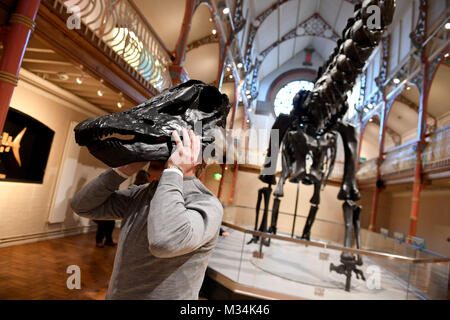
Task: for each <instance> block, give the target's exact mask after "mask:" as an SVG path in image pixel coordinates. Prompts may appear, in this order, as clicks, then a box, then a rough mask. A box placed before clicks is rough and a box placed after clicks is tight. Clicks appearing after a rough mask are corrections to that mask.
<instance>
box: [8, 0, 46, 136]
mask: <svg viewBox="0 0 450 320" xmlns="http://www.w3.org/2000/svg"><path fill="white" fill-rule="evenodd" d="M40 2H41V1H40V0H19V1H18V2H17V7H16V11H15V12H14V13H13V14H11V17H10V19H9V23H10V26H9V27H7V28H8V30H7V33H6V35H5V38H4V41H3V55H2V57H1V60H0V132H2V130H3V126H4V124H5V120H6V115H7V113H8V109H9V103H10V102H11V97H12V94H13V92H14V88H15V87H16V86H17V82H18V80H19V79H18V77H19V70H20V67H21V66H22V60H23V56H24V54H25V49H26V48H27V45H28V41H29V39H30V35H31V32H33V31H34V28H35V23H34V20H35V18H36V14H37V12H38V9H39V4H40Z"/></svg>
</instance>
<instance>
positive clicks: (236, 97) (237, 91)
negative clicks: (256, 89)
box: [228, 80, 247, 204]
mask: <svg viewBox="0 0 450 320" xmlns="http://www.w3.org/2000/svg"><path fill="white" fill-rule="evenodd" d="M243 85H244V80H241V81H239V83H237V82H236V88H235V92H234V107H233V114H232V116H231V119H232V120H231V126H230V129H233V127H234V122H235V118H236V112H237V109H238V106H239V96H240V95H241V90H242V86H243ZM246 121H247V117H246V113H245V111H244V118H243V119H242V125H241V130H244V128H245V123H246ZM236 154H238V153H236ZM237 160H238V159H235V162H234V171H233V181H232V182H231V191H230V197H229V198H228V204H232V203H233V198H234V192H235V190H236V183H237V177H238V172H239V163H238V161H237Z"/></svg>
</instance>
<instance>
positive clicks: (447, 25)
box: [445, 22, 450, 30]
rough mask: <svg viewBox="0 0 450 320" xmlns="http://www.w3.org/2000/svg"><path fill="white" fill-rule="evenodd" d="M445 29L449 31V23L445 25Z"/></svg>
mask: <svg viewBox="0 0 450 320" xmlns="http://www.w3.org/2000/svg"><path fill="white" fill-rule="evenodd" d="M445 29H447V30H449V29H450V22H447V23H446V24H445Z"/></svg>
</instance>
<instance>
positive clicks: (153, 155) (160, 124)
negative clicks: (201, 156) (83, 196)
mask: <svg viewBox="0 0 450 320" xmlns="http://www.w3.org/2000/svg"><path fill="white" fill-rule="evenodd" d="M229 110H230V105H229V101H228V97H227V96H226V95H225V94H221V93H220V92H219V90H218V89H217V88H216V87H214V86H210V85H207V84H204V83H203V82H201V81H198V80H189V81H187V82H185V83H182V84H180V85H177V86H175V87H172V88H170V89H167V90H165V91H163V92H162V93H161V94H159V95H157V96H155V97H153V98H151V99H150V100H148V101H146V102H144V103H142V104H140V105H138V106H136V107H134V108H131V109H129V110H126V111H122V112H118V113H114V114H111V115H105V116H100V117H96V118H91V119H88V120H86V121H83V122H82V123H80V124H79V125H77V126H76V127H75V139H76V142H77V143H78V144H79V145H80V146H86V147H87V148H88V149H89V151H90V152H91V154H92V155H94V156H95V157H96V158H98V159H99V160H101V161H102V162H104V163H105V164H107V165H108V166H110V167H119V166H122V165H125V164H128V163H131V162H139V161H152V160H160V161H165V160H167V159H168V158H169V156H170V154H171V151H172V149H174V146H175V143H174V142H173V141H172V140H171V135H172V132H173V131H174V130H177V131H178V132H179V131H181V129H182V128H186V129H192V130H195V131H196V134H197V135H201V142H202V147H203V148H205V147H206V146H207V145H208V144H210V143H213V142H214V135H215V132H216V130H217V129H220V128H225V125H226V118H227V115H228V112H229ZM200 128H201V129H202V132H201V133H200V132H198V131H199V129H200Z"/></svg>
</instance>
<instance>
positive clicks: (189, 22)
mask: <svg viewBox="0 0 450 320" xmlns="http://www.w3.org/2000/svg"><path fill="white" fill-rule="evenodd" d="M389 2H390V1H372V0H366V1H359V0H168V1H160V0H67V1H65V0H1V1H0V27H1V29H0V30H1V32H0V136H1V137H0V143H1V144H0V299H2V300H5V299H6V300H10V299H27V300H28V299H33V300H34V299H36V300H38V299H39V300H40V299H51V300H52V299H74V300H77V299H88V300H91V299H92V300H102V299H104V298H105V293H106V291H107V289H108V282H109V279H110V276H111V272H112V269H113V263H114V257H115V253H116V249H117V246H114V243H115V242H118V238H119V231H120V223H121V222H120V221H116V222H115V229H114V230H113V243H112V245H111V246H108V245H105V246H103V245H101V246H97V245H96V239H95V236H96V230H97V228H98V227H99V226H100V225H97V223H95V222H94V221H92V220H89V219H87V218H82V217H80V216H79V215H77V214H75V213H74V211H73V210H72V208H71V205H70V202H71V199H72V198H73V196H74V195H75V194H76V193H77V192H78V191H79V190H80V189H81V188H82V187H83V186H85V185H86V184H87V183H88V182H89V181H91V180H92V179H94V178H96V177H97V176H98V175H99V174H101V173H102V172H104V171H105V170H107V169H108V166H107V165H106V164H105V163H104V162H102V161H101V160H99V159H98V158H96V157H95V156H93V155H92V154H91V153H90V149H88V148H86V147H85V146H80V145H78V144H77V140H76V138H75V133H74V128H75V127H76V126H77V125H78V124H80V123H81V122H83V121H84V120H86V119H89V118H93V117H99V116H105V115H109V114H114V113H118V112H124V111H126V110H129V109H131V108H133V107H135V106H138V105H140V104H142V103H144V102H146V101H147V100H149V99H151V98H152V97H155V96H158V95H159V94H160V93H161V92H163V91H164V90H166V89H169V88H171V87H173V86H175V85H179V84H182V83H185V82H187V81H188V80H190V79H195V80H200V81H202V82H204V83H205V84H208V85H211V86H214V87H216V88H217V89H218V90H220V92H221V93H223V94H226V95H227V96H228V99H229V103H230V111H229V112H228V116H227V121H226V125H225V126H224V129H226V130H225V131H223V132H225V135H224V141H226V143H227V147H226V148H225V153H224V154H223V157H216V158H215V159H214V160H212V161H209V162H208V163H207V166H206V168H205V170H204V172H203V173H202V175H201V176H200V177H199V179H200V181H202V182H203V184H204V185H205V186H206V187H207V188H208V189H209V190H210V191H211V192H212V193H213V194H214V195H216V196H217V198H218V199H219V200H220V202H221V203H222V205H223V207H224V214H223V221H222V230H223V231H224V233H223V234H222V235H220V236H219V238H218V240H217V244H216V247H215V249H214V250H213V252H212V255H211V257H210V260H209V263H208V268H207V270H206V275H205V278H204V282H203V286H202V288H201V291H200V295H199V297H200V299H283V300H288V299H289V300H290V299H299V300H301V299H339V300H341V299H342V300H344V299H345V300H347V299H368V300H378V299H381V300H386V299H388V300H404V299H406V300H428V299H433V300H434V299H437V300H446V299H449V298H450V290H449V288H450V286H449V285H450V282H449V279H450V278H449V266H450V258H449V257H450V94H449V91H447V90H449V88H450V87H449V83H450V69H449V67H450V58H449V55H450V40H449V39H450V38H449V33H450V1H449V0H396V1H395V11H393V9H392V8H389V7H388V5H386V3H389ZM369 5H372V7H371V10H372V11H370V12H373V15H374V16H370V17H367V15H369V13H368V12H369V10H368V9H367V8H368V7H370V6H369ZM377 5H379V6H377ZM361 8H365V10H366V9H367V12H365V13H362V14H361V12H363V9H361ZM358 10H359V11H358ZM356 12H359V15H360V16H359V18H358V17H357V15H356ZM364 14H366V16H365V17H366V18H364V19H366V20H367V23H369V20H370V21H371V23H373V24H374V27H373V28H374V29H373V30H375V31H373V30H372V29H371V28H370V27H367V26H365V25H364V28H360V29H357V21H363V20H358V19H362V18H361V16H363V15H364ZM390 14H391V15H393V16H392V17H389V15H390ZM366 20H364V21H366ZM390 20H391V21H390ZM354 30H363V31H364V32H366V33H364V32H360V33H358V32H357V31H354ZM367 34H369V35H370V36H367ZM352 37H353V38H352ZM358 37H359V39H358ZM361 39H362V40H361ZM358 41H359V42H358ZM360 43H364V46H365V47H363V45H361V46H359V47H358V45H359V44H360ZM368 43H370V45H368ZM346 55H347V56H346ZM348 56H352V57H350V58H349V57H348ZM341 57H343V58H345V59H347V60H345V59H344V60H343V59H340V58H341ZM346 57H347V58H346ZM351 59H353V60H351ZM354 59H356V60H357V61H358V64H359V65H358V66H356V67H355V64H353V62H354V61H356V60H354ZM339 77H342V79H341V78H339ZM336 79H337V80H336ZM300 90H308V91H311V92H313V93H317V95H312V94H311V95H310V96H309V97H308V98H307V99H306V102H304V104H303V106H305V105H307V106H308V107H304V109H301V110H312V111H311V112H310V114H312V115H313V116H311V118H308V117H309V116H304V114H305V113H302V114H303V116H301V117H298V118H296V119H300V120H295V121H299V122H296V124H295V126H294V125H293V126H291V127H290V128H291V129H290V130H291V131H288V130H287V129H285V131H283V130H280V134H281V137H278V136H277V137H278V138H279V140H277V139H276V138H274V137H273V136H272V132H273V130H271V128H272V127H274V128H280V127H279V126H278V127H277V125H279V121H278V120H279V119H281V120H282V119H286V117H287V115H288V114H290V113H291V114H292V112H293V99H294V97H298V95H297V96H296V94H297V93H298V92H299V91H300ZM339 90H340V91H339ZM302 92H305V91H302ZM330 92H331V93H330ZM333 92H339V95H337V94H334V93H333ZM311 97H312V98H311ZM314 98H316V101H313V100H314ZM344 100H345V103H343V101H344ZM308 103H309V104H308ZM344 105H345V106H346V108H345V109H344V110H343V107H342V106H344ZM310 106H314V107H315V109H314V108H313V107H311V108H310ZM317 110H319V111H317ZM174 112H175V111H174ZM302 112H303V111H302ZM304 112H306V111H304ZM173 114H175V113H173ZM280 115H281V116H280ZM305 117H306V118H307V120H305V121H306V122H307V124H305V126H303V123H302V121H303V120H304V119H306V118H305ZM314 117H315V118H314ZM312 118H314V119H313V120H314V121H317V123H319V125H312V124H311V123H313V120H311V119H312ZM323 118H325V120H323ZM289 119H290V118H289ZM302 119H303V120H302ZM308 119H309V120H308ZM281 120H280V121H281ZM148 121H149V122H148V123H150V125H151V123H152V120H148ZM308 121H312V122H308ZM281 122H282V121H281ZM324 122H326V123H328V125H324V124H323V123H324ZM298 123H300V124H299V125H297V124H298ZM314 123H315V122H314ZM161 125H162V124H161ZM320 126H322V127H321V128H322V129H320V130H319V129H318V128H319V127H320ZM294 127H295V129H294ZM286 128H287V127H286ZM304 128H307V129H304ZM311 128H314V129H316V131H314V132H313V133H311V130H313V129H311ZM349 128H350V129H351V130H350V129H349ZM347 129H348V130H347ZM308 130H309V131H308ZM349 130H350V131H351V132H352V133H351V134H348V131H349ZM277 132H278V131H277ZM284 132H287V133H286V135H284ZM346 132H347V133H346ZM352 137H354V138H352ZM117 139H120V137H119V138H117ZM352 139H353V140H352ZM355 139H356V140H355ZM273 141H275V142H280V143H281V145H279V146H278V149H277V150H276V152H272V153H273V154H274V155H275V157H272V159H275V161H273V163H271V165H275V166H276V168H274V174H273V175H272V176H270V177H271V178H273V179H274V180H273V181H269V180H270V179H263V178H264V177H263V175H261V173H262V170H264V168H265V166H266V165H267V158H266V157H268V155H269V153H270V152H268V147H269V145H271V143H272V142H273ZM299 141H304V142H301V143H303V144H302V145H301V146H300V147H298V146H297V145H300V142H299ZM325 144H326V146H325ZM296 146H297V147H296ZM296 148H298V149H296ZM271 150H273V149H271ZM278 151H279V152H278ZM293 153H295V156H293V157H296V158H295V159H297V161H295V159H291V158H289V157H290V155H292V154H293ZM300 153H301V154H302V157H303V158H301V159H300V158H299V157H301V156H300V155H299V154H300ZM225 158H226V161H223V160H224V159H225ZM298 159H300V160H301V161H303V162H299V161H300V160H298ZM318 159H319V160H318ZM291 160H293V161H294V163H293V165H292V164H291V162H290V161H291ZM299 163H303V167H302V168H303V169H302V170H304V171H302V174H301V175H299V176H296V173H297V172H298V170H299V169H298V168H300V167H301V165H300V164H299ZM290 166H291V167H292V166H293V167H294V169H295V170H292V169H289V168H290ZM288 169H289V170H291V171H289V170H288ZM294 171H295V172H294ZM295 177H297V178H295ZM283 179H286V183H285V184H284V185H283V183H282V182H284V180H283ZM133 180H134V177H133V178H130V179H127V180H126V181H125V182H124V183H123V184H122V185H121V189H126V188H128V187H129V186H130V185H131V184H132V183H133ZM280 181H282V182H280ZM349 181H350V182H349ZM352 181H353V183H352ZM355 181H356V182H355ZM277 183H278V186H277ZM349 183H351V184H350V187H348V186H349ZM280 188H281V193H280V192H279V191H280V190H279V189H280ZM345 188H353V189H354V190H353V189H352V190H350V191H348V190H347V189H345ZM358 190H359V196H358V194H357V193H358ZM344 191H345V192H344ZM343 194H346V196H344V197H343ZM347 195H349V196H347ZM318 198H320V199H318ZM97 244H98V243H97ZM346 257H351V258H350V260H345V259H346ZM73 266H76V268H78V269H79V270H80V272H81V280H80V283H78V285H77V284H75V285H74V286H75V287H74V286H71V285H69V279H68V277H69V276H70V275H71V270H73ZM71 268H72V269H71Z"/></svg>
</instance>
